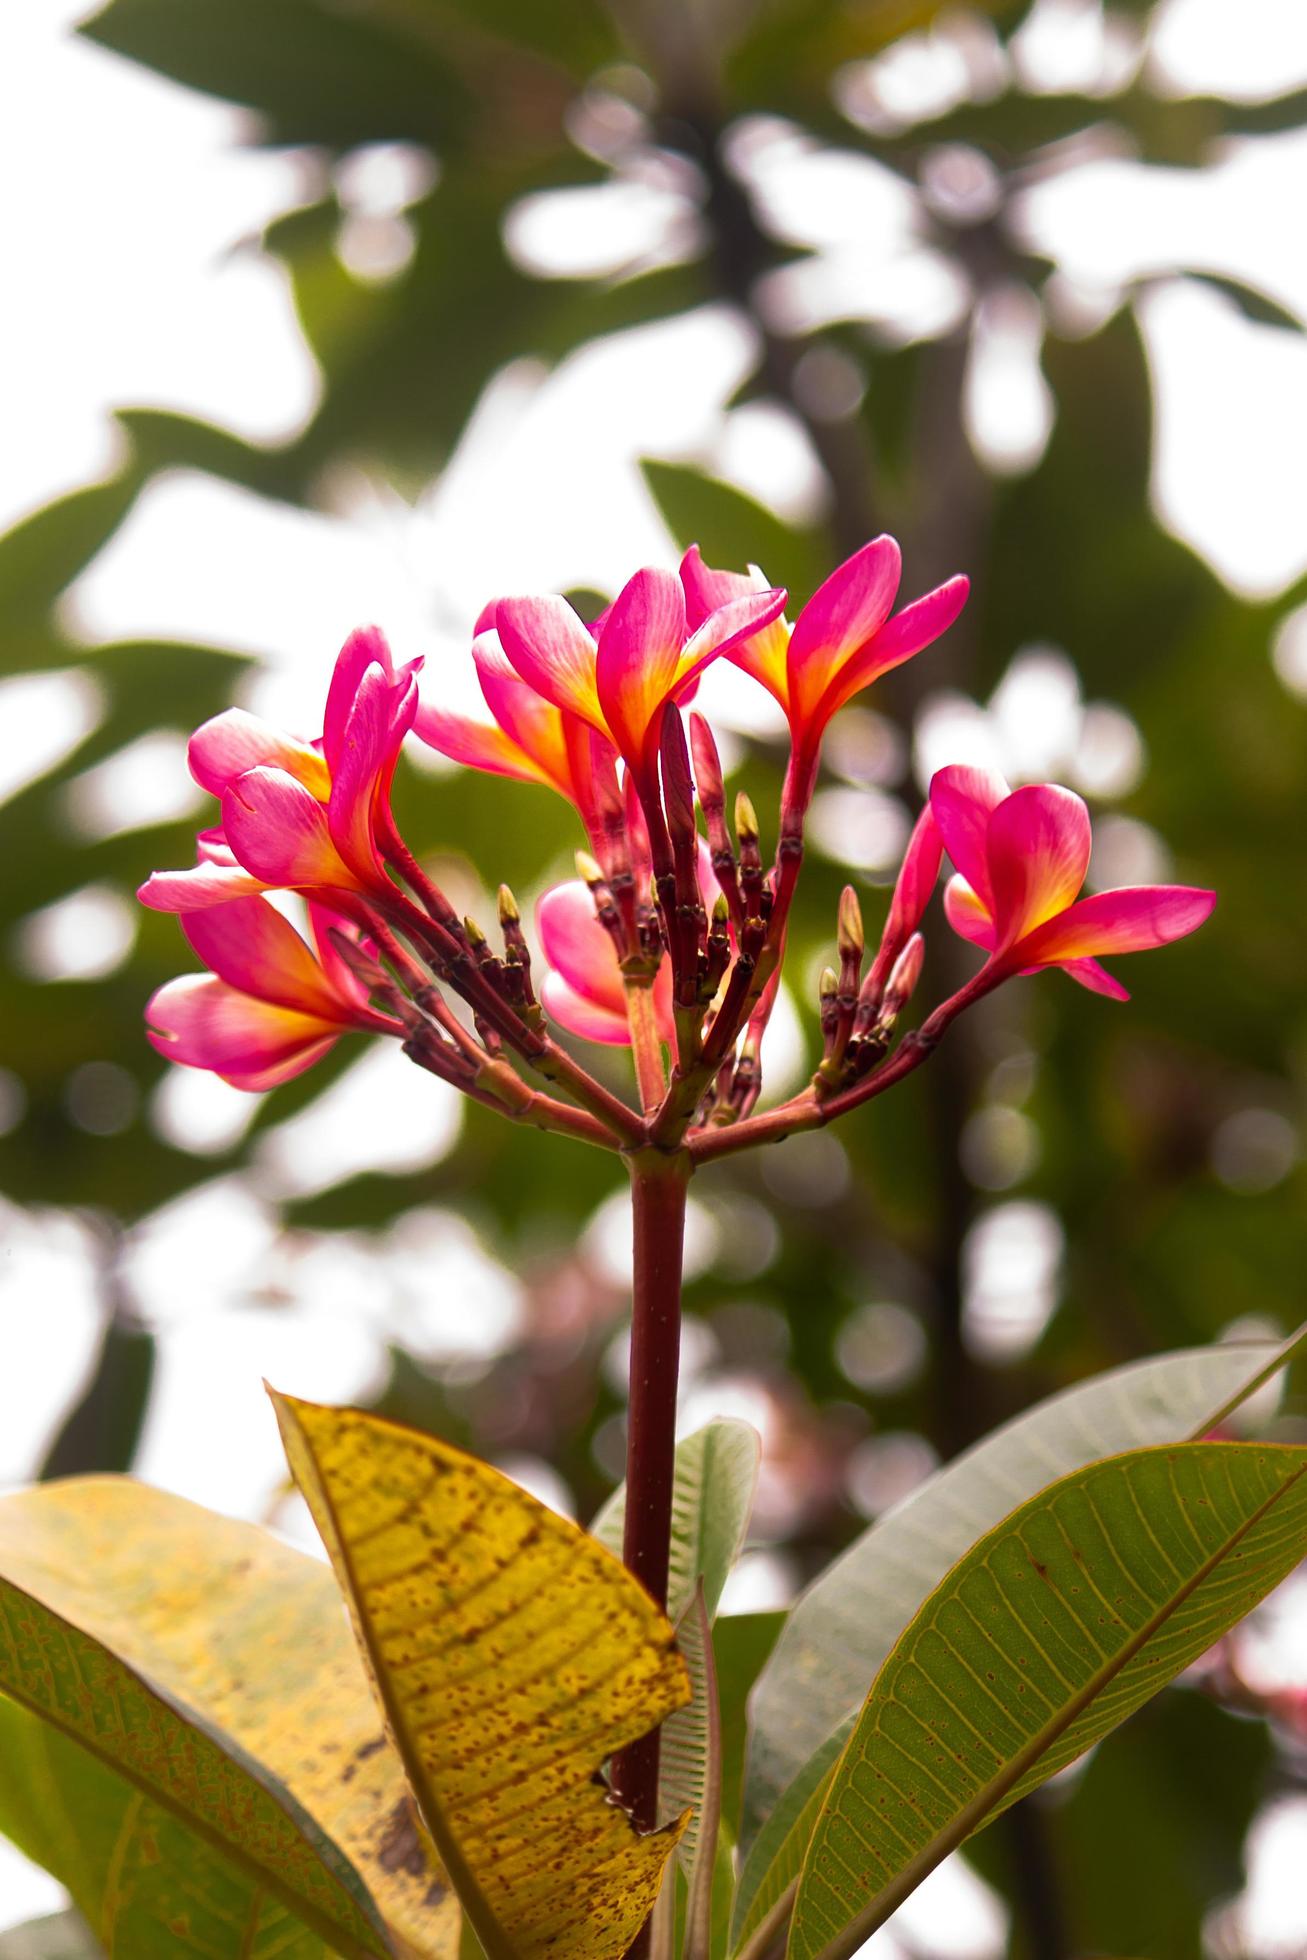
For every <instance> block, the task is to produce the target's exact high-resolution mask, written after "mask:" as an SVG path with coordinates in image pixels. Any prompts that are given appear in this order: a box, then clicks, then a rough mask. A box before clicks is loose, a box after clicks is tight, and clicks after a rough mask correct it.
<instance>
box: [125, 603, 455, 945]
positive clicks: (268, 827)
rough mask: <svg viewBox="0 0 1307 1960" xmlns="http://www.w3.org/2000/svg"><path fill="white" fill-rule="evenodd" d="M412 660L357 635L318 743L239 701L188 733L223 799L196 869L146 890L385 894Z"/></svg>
mask: <svg viewBox="0 0 1307 1960" xmlns="http://www.w3.org/2000/svg"><path fill="white" fill-rule="evenodd" d="M420 664H421V663H420V662H418V661H413V662H410V664H409V665H408V666H406V667H401V668H398V669H396V667H395V665H394V662H393V660H392V658H391V654H390V649H389V647H388V646H387V645H386V642H385V639H384V637H383V636H382V634H381V633H380V632H379V631H378V630H377V629H376V628H375V627H364V628H361V629H360V630H359V631H358V632H356V633H352V634H351V635H350V637H349V639H348V640H347V641H346V642H345V645H344V646H343V647H342V649H341V651H340V654H339V656H338V658H337V661H336V666H335V671H334V673H333V675H332V680H331V686H330V689H329V691H328V694H327V705H326V711H325V717H324V726H323V733H322V738H321V740H320V742H316V743H308V742H301V741H299V740H297V739H296V738H295V737H294V736H290V735H286V734H284V733H283V732H282V731H281V730H280V729H277V728H274V727H272V726H271V724H270V723H268V722H265V721H262V720H260V719H259V717H258V716H256V715H251V714H247V713H245V711H244V710H243V709H241V708H231V709H228V710H227V712H226V713H225V714H220V715H215V716H214V718H213V720H212V721H207V722H205V724H204V725H203V727H202V728H199V729H197V730H196V732H195V734H194V735H193V736H192V737H191V741H190V748H189V751H188V754H189V761H190V768H191V774H192V775H193V776H194V778H195V780H196V782H197V783H199V784H200V786H201V787H202V788H203V789H207V790H209V791H211V792H212V794H213V795H215V796H217V797H218V798H219V799H220V801H221V805H222V824H221V826H220V828H218V829H216V830H211V831H208V832H205V833H204V834H203V835H202V837H201V839H200V848H199V862H198V864H197V865H196V867H195V869H194V870H192V871H156V872H155V873H154V875H153V876H152V877H151V878H148V879H147V880H146V882H145V884H144V885H142V887H141V889H140V892H139V894H138V896H139V897H140V898H141V900H142V902H143V903H144V904H146V905H150V906H153V907H154V908H155V910H156V911H161V912H194V911H198V910H200V909H202V908H203V907H206V906H210V905H221V904H225V903H226V902H227V901H228V900H230V899H236V898H241V897H246V896H249V895H250V894H251V893H255V892H259V891H268V890H274V889H286V890H297V891H306V892H307V891H333V892H337V893H343V892H351V891H363V892H369V893H373V894H375V895H379V896H383V897H388V896H390V895H391V894H392V893H393V886H392V885H391V883H390V880H389V878H388V877H387V874H386V870H385V865H384V862H383V850H384V848H385V847H386V846H387V845H388V844H389V843H390V842H391V841H392V839H393V826H392V824H391V819H390V785H391V780H392V778H393V776H394V773H395V765H396V763H397V761H398V759H399V751H400V748H401V746H402V744H403V741H404V736H405V735H406V733H407V732H408V729H409V728H410V727H411V725H412V722H413V717H414V714H415V713H416V710H417V670H418V667H419V666H420Z"/></svg>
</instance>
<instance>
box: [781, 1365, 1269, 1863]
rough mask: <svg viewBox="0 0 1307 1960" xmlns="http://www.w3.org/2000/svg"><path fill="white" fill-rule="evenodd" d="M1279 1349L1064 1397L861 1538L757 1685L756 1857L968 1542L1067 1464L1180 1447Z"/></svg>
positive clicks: (805, 1607)
mask: <svg viewBox="0 0 1307 1960" xmlns="http://www.w3.org/2000/svg"><path fill="white" fill-rule="evenodd" d="M1280 1352H1281V1350H1280V1349H1278V1348H1276V1347H1272V1346H1269V1345H1263V1344H1261V1343H1240V1344H1231V1345H1229V1346H1215V1347H1211V1348H1195V1349H1192V1350H1186V1351H1185V1352H1182V1353H1179V1354H1168V1355H1163V1356H1162V1357H1161V1358H1160V1359H1157V1360H1152V1361H1141V1362H1134V1363H1131V1364H1130V1366H1128V1367H1125V1368H1116V1369H1113V1370H1112V1371H1111V1372H1110V1373H1108V1374H1105V1375H1099V1376H1097V1377H1095V1379H1094V1380H1092V1381H1088V1382H1083V1383H1081V1384H1079V1385H1078V1386H1077V1387H1075V1388H1070V1389H1065V1390H1063V1391H1062V1393H1060V1394H1058V1395H1053V1396H1050V1397H1049V1398H1048V1400H1047V1401H1045V1402H1040V1403H1038V1404H1037V1405H1036V1406H1035V1407H1034V1408H1033V1409H1029V1410H1027V1412H1026V1413H1025V1415H1023V1416H1019V1417H1018V1418H1017V1420H1016V1421H1015V1422H1011V1423H1008V1424H1007V1425H1006V1426H1005V1427H1004V1428H1002V1429H999V1430H996V1431H995V1432H994V1433H993V1434H992V1435H990V1436H987V1437H986V1438H985V1439H984V1441H983V1442H980V1443H978V1444H976V1446H975V1448H974V1449H971V1450H968V1451H967V1452H966V1453H965V1455H963V1456H960V1457H958V1458H957V1459H956V1460H955V1461H954V1462H952V1463H950V1464H948V1465H947V1466H946V1467H945V1468H944V1469H943V1470H941V1471H939V1472H937V1474H936V1475H935V1476H933V1477H931V1478H929V1479H928V1480H927V1482H925V1483H924V1484H922V1485H921V1486H920V1487H919V1489H917V1490H916V1491H914V1492H913V1494H912V1496H911V1497H909V1498H908V1499H907V1501H906V1502H905V1503H903V1504H900V1505H899V1506H898V1507H897V1508H896V1509H895V1510H894V1511H892V1512H890V1513H889V1514H888V1515H887V1516H886V1517H884V1518H881V1519H880V1520H878V1522H877V1523H876V1524H874V1525H873V1526H872V1527H871V1528H870V1530H868V1531H865V1532H863V1534H862V1536H861V1537H860V1538H857V1539H855V1540H854V1542H853V1544H852V1545H850V1546H849V1548H848V1550H847V1551H845V1552H844V1553H843V1554H842V1555H841V1556H840V1557H839V1558H838V1559H836V1560H835V1562H834V1564H833V1565H830V1566H828V1567H827V1569H826V1570H825V1571H824V1572H823V1573H822V1574H821V1575H820V1577H819V1578H817V1579H816V1580H815V1581H814V1582H813V1584H812V1585H811V1586H810V1587H809V1588H808V1590H807V1591H806V1592H805V1593H804V1594H803V1595H802V1597H801V1598H800V1599H799V1600H798V1601H797V1603H796V1604H795V1606H794V1608H793V1610H792V1611H791V1613H790V1616H789V1618H788V1619H787V1621H786V1623H785V1627H784V1630H783V1631H782V1633H781V1636H780V1639H779V1640H778V1641H777V1643H776V1647H775V1649H774V1651H773V1653H772V1656H771V1659H770V1660H769V1661H768V1663H767V1665H766V1667H765V1668H764V1669H763V1672H762V1674H761V1676H760V1677H759V1681H758V1686H757V1689H756V1692H755V1694H754V1700H753V1709H752V1732H751V1736H750V1743H749V1761H748V1768H747V1771H746V1777H745V1799H744V1801H745V1816H744V1834H743V1842H744V1844H745V1846H746V1849H747V1847H748V1846H749V1845H750V1844H751V1843H752V1840H753V1838H754V1837H755V1835H756V1834H757V1830H758V1826H759V1824H760V1822H761V1820H762V1819H763V1818H764V1817H765V1816H766V1814H767V1812H768V1811H769V1810H770V1808H771V1806H772V1804H773V1803H774V1802H775V1800H776V1798H777V1796H778V1795H779V1793H780V1791H781V1790H783V1789H784V1788H785V1787H786V1785H787V1784H789V1783H790V1782H791V1781H792V1779H793V1778H794V1777H795V1776H796V1775H797V1773H798V1771H799V1770H800V1769H801V1768H802V1766H803V1764H804V1763H805V1762H807V1760H808V1758H809V1757H810V1756H811V1755H812V1754H813V1752H814V1751H815V1750H817V1749H818V1748H820V1746H821V1745H822V1743H823V1742H824V1741H825V1740H826V1738H827V1737H828V1736H829V1735H830V1734H831V1733H832V1732H833V1730H834V1729H835V1728H836V1727H837V1726H838V1724H839V1723H840V1722H842V1721H847V1720H848V1718H849V1717H850V1716H852V1715H854V1714H855V1713H856V1711H857V1709H858V1708H859V1707H860V1706H861V1703H862V1699H863V1697H864V1696H865V1694H866V1692H867V1687H868V1684H869V1683H870V1682H871V1680H872V1679H873V1677H874V1676H875V1674H876V1671H877V1669H878V1668H879V1667H880V1666H881V1664H882V1662H883V1661H884V1659H885V1656H886V1655H887V1654H888V1653H889V1651H890V1648H891V1647H892V1646H893V1644H894V1642H895V1641H896V1640H897V1639H898V1636H899V1634H900V1633H901V1632H902V1630H903V1628H904V1627H905V1626H906V1625H907V1623H908V1621H909V1620H910V1619H911V1618H912V1615H913V1614H914V1613H915V1612H916V1610H917V1608H918V1607H919V1606H920V1604H921V1602H922V1600H923V1599H924V1598H925V1597H926V1595H927V1593H929V1592H930V1590H931V1588H932V1587H933V1586H936V1585H937V1584H938V1583H939V1581H940V1580H941V1579H942V1578H943V1576H944V1574H945V1573H946V1572H947V1571H948V1569H949V1567H950V1566H951V1565H952V1564H954V1562H955V1561H956V1560H957V1559H959V1558H961V1556H962V1554H963V1553H964V1552H965V1551H966V1550H967V1548H968V1546H969V1545H972V1544H974V1542H975V1540H976V1539H977V1538H979V1537H980V1536H981V1534H982V1533H983V1532H985V1531H988V1530H989V1528H990V1527H991V1526H992V1525H994V1524H996V1523H997V1522H998V1520H999V1519H1000V1518H1002V1517H1005V1516H1006V1515H1007V1513H1008V1512H1009V1511H1010V1510H1012V1508H1013V1507H1014V1505H1017V1504H1020V1503H1021V1502H1022V1501H1023V1500H1024V1499H1025V1498H1027V1497H1031V1496H1033V1495H1034V1493H1035V1492H1036V1491H1038V1490H1042V1489H1043V1487H1044V1486H1045V1485H1046V1484H1047V1483H1049V1482H1050V1481H1051V1480H1052V1479H1053V1478H1054V1477H1056V1476H1059V1475H1061V1474H1062V1473H1063V1472H1065V1471H1067V1470H1075V1469H1078V1468H1079V1467H1080V1466H1081V1465H1082V1464H1086V1463H1092V1462H1094V1461H1095V1460H1096V1459H1097V1458H1099V1457H1103V1456H1111V1455H1113V1454H1115V1453H1116V1452H1118V1451H1120V1450H1125V1449H1131V1448H1135V1447H1138V1446H1140V1445H1143V1444H1147V1443H1167V1442H1178V1441H1181V1440H1182V1439H1183V1438H1185V1437H1186V1436H1189V1435H1190V1434H1192V1433H1193V1431H1194V1429H1195V1427H1196V1426H1197V1425H1198V1424H1200V1423H1203V1422H1205V1420H1206V1418H1208V1417H1209V1416H1211V1415H1213V1413H1214V1412H1215V1410H1216V1409H1217V1407H1218V1405H1219V1404H1222V1403H1224V1402H1226V1401H1227V1400H1228V1398H1229V1397H1230V1396H1231V1395H1233V1394H1235V1393H1236V1392H1237V1391H1238V1390H1240V1389H1241V1388H1243V1387H1245V1386H1246V1385H1247V1384H1248V1383H1250V1382H1252V1381H1254V1380H1255V1379H1257V1378H1258V1377H1259V1376H1260V1374H1261V1373H1262V1371H1263V1370H1264V1369H1265V1367H1266V1366H1267V1364H1268V1363H1269V1362H1271V1361H1273V1360H1274V1359H1275V1357H1276V1356H1277V1355H1278V1354H1279V1353H1280Z"/></svg>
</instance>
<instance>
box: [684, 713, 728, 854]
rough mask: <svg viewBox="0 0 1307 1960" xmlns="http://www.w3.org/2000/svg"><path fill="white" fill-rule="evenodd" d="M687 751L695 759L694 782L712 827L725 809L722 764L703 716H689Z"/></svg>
mask: <svg viewBox="0 0 1307 1960" xmlns="http://www.w3.org/2000/svg"><path fill="white" fill-rule="evenodd" d="M690 751H691V754H692V755H693V757H694V781H695V787H696V789H697V790H698V792H699V804H700V807H701V809H702V810H703V814H704V817H705V819H706V820H707V822H708V824H709V826H710V827H711V825H712V821H713V818H714V816H715V815H720V814H721V812H722V810H724V809H725V807H726V792H725V790H724V789H723V788H722V760H721V757H720V756H719V755H718V753H717V743H716V741H715V739H714V737H713V732H712V730H711V728H709V726H708V724H707V722H706V721H705V720H704V718H703V716H702V715H691V716H690Z"/></svg>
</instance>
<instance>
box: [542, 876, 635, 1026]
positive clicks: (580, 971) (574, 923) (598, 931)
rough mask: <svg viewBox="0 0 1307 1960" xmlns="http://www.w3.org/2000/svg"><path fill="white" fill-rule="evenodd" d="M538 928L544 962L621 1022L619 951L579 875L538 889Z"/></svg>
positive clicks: (623, 1016)
mask: <svg viewBox="0 0 1307 1960" xmlns="http://www.w3.org/2000/svg"><path fill="white" fill-rule="evenodd" d="M536 931H537V932H538V933H539V935H540V946H541V950H542V951H543V953H544V956H545V960H546V962H547V963H548V965H549V966H551V967H552V968H553V969H554V971H555V972H556V973H558V974H560V975H561V976H562V978H563V979H564V980H566V982H567V984H568V986H569V987H571V988H572V989H573V991H574V992H576V993H578V994H580V995H581V996H583V998H584V999H586V1000H588V1001H589V1002H590V1003H591V1004H592V1005H593V1006H596V1007H601V1008H603V1009H604V1011H605V1012H606V1013H609V1014H617V1015H620V1016H621V1019H622V1024H623V1026H625V1024H626V996H625V994H624V993H623V991H622V973H621V968H620V967H619V966H618V964H617V952H616V949H615V948H614V946H613V942H612V940H611V939H610V938H609V936H608V933H607V931H606V929H605V928H604V927H603V926H601V925H600V923H599V921H598V919H597V918H596V917H595V907H594V900H593V898H591V896H590V893H589V891H588V889H587V888H586V886H585V885H583V884H582V882H581V880H580V879H579V878H573V879H570V880H569V881H568V883H567V884H565V885H554V886H553V887H552V888H551V889H550V890H549V891H547V892H545V893H543V894H542V896H541V897H540V899H539V901H538V902H537V904H536Z"/></svg>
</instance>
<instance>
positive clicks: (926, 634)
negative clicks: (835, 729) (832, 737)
mask: <svg viewBox="0 0 1307 1960" xmlns="http://www.w3.org/2000/svg"><path fill="white" fill-rule="evenodd" d="M970 590H971V581H970V580H969V579H966V578H951V579H949V581H948V583H947V584H946V585H940V586H937V587H936V588H935V590H934V591H933V592H927V593H926V595H925V597H924V598H921V599H916V600H914V601H913V603H912V604H911V605H910V606H905V607H904V608H903V611H902V612H900V613H895V615H894V617H893V619H889V620H886V622H885V624H884V625H883V626H882V627H881V629H880V631H879V632H878V633H875V634H873V636H872V638H871V639H870V640H868V641H867V643H866V645H865V646H863V647H861V648H860V649H859V650H858V651H857V652H856V653H853V654H852V655H850V657H849V659H848V660H846V661H845V663H844V665H843V666H842V667H841V668H840V669H839V670H838V672H837V673H836V674H835V675H834V676H833V677H832V679H831V681H830V683H829V685H828V687H827V689H826V691H825V693H824V694H823V695H822V698H821V701H820V703H819V705H818V708H817V710H816V715H815V719H816V720H817V721H818V722H821V723H823V724H824V723H825V722H827V721H829V720H830V718H831V716H832V715H833V714H835V713H836V712H837V710H839V709H840V708H842V707H843V706H844V704H845V702H846V701H850V700H852V698H853V696H854V695H855V694H858V693H860V692H861V690H862V689H863V688H864V687H870V686H871V684H872V682H873V681H877V680H879V679H880V677H881V675H882V674H888V673H889V672H890V671H891V669H892V668H894V667H901V666H902V665H903V662H904V661H905V660H911V659H912V657H913V655H914V654H917V653H920V652H921V649H922V648H923V647H927V646H929V645H930V643H931V641H932V640H937V639H938V638H939V637H940V635H941V633H946V632H947V631H948V629H949V627H950V626H951V625H952V624H953V622H954V620H955V619H956V618H957V616H958V614H959V613H960V612H961V611H962V608H963V606H964V605H965V604H966V602H967V594H968V592H969V591H970Z"/></svg>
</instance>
